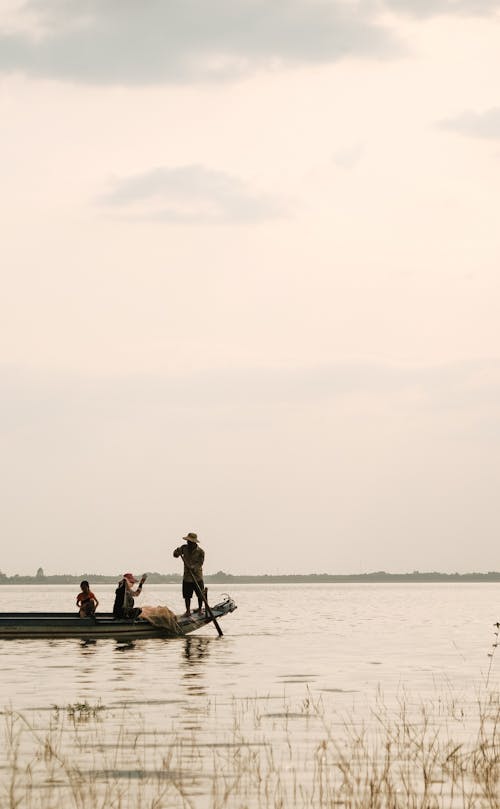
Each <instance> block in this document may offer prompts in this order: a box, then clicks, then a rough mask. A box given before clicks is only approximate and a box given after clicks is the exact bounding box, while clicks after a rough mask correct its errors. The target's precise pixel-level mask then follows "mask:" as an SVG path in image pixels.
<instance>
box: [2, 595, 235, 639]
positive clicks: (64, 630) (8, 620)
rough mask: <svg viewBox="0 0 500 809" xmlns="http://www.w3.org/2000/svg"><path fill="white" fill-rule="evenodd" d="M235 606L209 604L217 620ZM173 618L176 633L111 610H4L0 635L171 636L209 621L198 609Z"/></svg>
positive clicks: (182, 634) (227, 603) (48, 636)
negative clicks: (84, 613)
mask: <svg viewBox="0 0 500 809" xmlns="http://www.w3.org/2000/svg"><path fill="white" fill-rule="evenodd" d="M235 609H236V604H235V603H234V601H233V599H232V598H229V597H227V598H226V599H225V600H224V601H222V602H221V603H220V604H216V605H215V606H214V607H211V610H212V613H213V614H214V616H215V618H216V619H217V620H218V619H219V618H222V617H223V616H224V615H227V614H228V613H230V612H233V611H234V610H235ZM176 618H177V622H178V625H179V632H178V633H173V632H172V631H171V630H169V629H166V628H164V627H159V626H155V625H153V624H151V623H149V621H146V620H144V619H141V618H140V617H139V618H138V619H137V620H135V621H132V620H124V619H114V618H113V615H112V613H98V614H97V615H96V616H95V617H93V618H80V617H79V616H78V615H75V613H74V612H71V613H70V612H4V613H0V638H14V639H15V638H84V639H87V638H116V639H122V640H136V639H137V638H171V637H179V635H180V636H181V637H182V636H184V635H188V634H190V633H191V632H195V631H196V630H197V629H200V628H201V627H204V626H207V624H209V623H211V618H210V617H208V616H206V615H205V614H204V613H198V612H195V613H193V614H192V615H191V616H190V617H186V616H184V615H177V616H176Z"/></svg>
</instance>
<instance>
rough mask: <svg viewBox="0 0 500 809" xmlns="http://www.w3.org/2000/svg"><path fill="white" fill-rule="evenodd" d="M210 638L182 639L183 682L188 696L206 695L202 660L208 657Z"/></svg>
mask: <svg viewBox="0 0 500 809" xmlns="http://www.w3.org/2000/svg"><path fill="white" fill-rule="evenodd" d="M210 640H211V639H210V638H194V637H187V638H185V639H184V665H183V672H182V680H183V684H184V685H185V687H186V690H187V692H188V694H189V695H190V696H206V693H207V691H206V688H205V685H204V684H203V681H202V678H203V675H204V673H205V666H204V661H205V660H206V659H207V658H208V652H209V648H210Z"/></svg>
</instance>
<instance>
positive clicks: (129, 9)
mask: <svg viewBox="0 0 500 809" xmlns="http://www.w3.org/2000/svg"><path fill="white" fill-rule="evenodd" d="M371 6H372V4H371V3H369V4H367V5H366V6H365V7H364V8H363V6H362V4H359V3H354V4H352V3H346V2H343V1H342V0H337V1H336V2H335V0H334V1H332V2H327V0H273V2H269V1H268V0H211V2H207V0H182V2H178V3H174V2H166V0H148V2H142V3H141V2H137V0H28V2H26V3H25V4H24V6H23V12H24V14H25V15H26V19H29V20H33V19H35V20H36V24H34V25H33V28H32V35H31V36H30V35H28V34H27V33H26V31H25V30H20V29H21V25H18V30H12V27H11V29H10V30H9V32H8V33H7V32H4V34H3V35H2V36H0V70H1V71H22V72H24V73H28V74H31V75H35V76H43V77H53V78H58V79H63V80H72V81H77V82H86V83H118V84H150V83H160V82H182V81H211V80H227V79H233V78H235V77H239V76H244V75H246V74H249V73H251V72H252V71H254V70H256V69H259V68H262V67H266V68H268V67H272V66H274V65H280V64H293V63H298V64H303V63H321V62H332V61H335V60H338V59H341V58H342V57H346V56H354V57H375V58H385V57H386V56H387V55H388V54H389V55H390V54H393V53H395V52H397V51H398V45H397V43H396V40H395V39H394V37H393V36H392V34H391V33H390V32H389V31H388V30H386V29H384V28H383V27H382V26H381V25H379V24H377V22H376V21H375V19H374V18H373V16H372V11H371Z"/></svg>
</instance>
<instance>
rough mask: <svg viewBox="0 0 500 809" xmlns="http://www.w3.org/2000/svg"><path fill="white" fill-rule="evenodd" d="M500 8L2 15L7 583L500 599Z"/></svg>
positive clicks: (350, 6) (153, 0)
mask: <svg viewBox="0 0 500 809" xmlns="http://www.w3.org/2000/svg"><path fill="white" fill-rule="evenodd" d="M499 43H500V2H497V1H496V0H179V2H175V1H174V2H172V1H170V2H168V1H167V0H145V1H144V2H141V3H139V2H137V1H136V0H27V2H22V0H0V111H1V126H0V150H1V160H0V166H1V175H0V176H1V187H2V193H1V195H0V206H1V211H0V217H1V218H0V221H1V223H2V237H1V239H0V267H1V288H2V294H1V296H0V388H1V389H0V458H1V460H0V470H1V472H0V474H1V478H0V487H1V491H2V505H1V509H0V514H1V517H0V519H1V528H0V530H1V536H2V551H1V554H0V569H1V570H2V571H3V572H5V573H7V574H9V575H12V574H13V573H16V572H18V573H28V574H29V573H33V574H34V573H35V571H36V570H37V568H38V567H39V566H42V567H43V568H44V570H45V572H46V573H76V574H78V573H81V572H96V573H97V572H100V573H110V574H114V573H115V572H121V571H124V570H133V571H136V572H138V573H141V572H142V571H143V570H148V571H158V572H162V573H171V572H180V569H179V562H178V560H176V559H173V557H172V551H173V549H174V548H175V547H176V546H177V545H179V544H180V542H181V539H182V536H183V535H184V534H185V533H187V532H188V531H195V532H197V533H198V535H199V538H200V541H201V544H202V546H203V547H204V549H205V553H206V562H205V572H206V573H214V572H216V571H219V570H223V571H225V572H229V573H233V574H238V573H241V574H244V573H248V574H259V573H269V574H273V573H283V574H286V573H310V572H316V573H359V572H370V571H376V570H386V571H388V572H411V571H413V570H420V571H429V570H436V571H442V572H455V571H458V572H468V571H482V572H485V571H488V570H500V545H499V542H498V539H499V528H500V515H499V505H498V500H499V495H498V492H499V491H500V318H499V311H500V296H499V293H500V273H499V267H500V262H499V259H500V249H499V248H500V231H499V226H498V210H499V204H500V87H499V84H498V76H499V75H500V47H499Z"/></svg>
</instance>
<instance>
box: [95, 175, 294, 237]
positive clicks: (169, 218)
mask: <svg viewBox="0 0 500 809" xmlns="http://www.w3.org/2000/svg"><path fill="white" fill-rule="evenodd" d="M100 201H101V202H102V203H103V204H104V205H106V206H108V208H113V209H115V210H119V211H120V212H121V213H124V214H126V215H127V216H130V217H132V218H135V219H147V220H150V221H151V220H157V221H161V222H173V223H181V224H194V223H201V224H204V223H206V224H221V223H224V222H232V223H238V222H240V223H255V222H261V221H264V220H268V219H275V218H277V217H283V216H286V215H287V206H286V204H285V202H284V201H282V200H279V199H278V198H276V197H273V196H270V195H265V194H257V193H255V192H254V191H252V190H251V189H249V188H248V187H247V186H246V185H245V183H243V182H242V180H240V179H239V178H237V177H233V176H231V175H229V174H226V173H224V172H222V171H214V170H213V169H207V168H205V167H204V166H200V165H187V166H179V167H176V168H168V167H164V166H160V167H157V168H154V169H151V170H150V171H147V172H144V173H142V174H135V175H132V176H130V177H125V178H122V179H117V180H115V181H114V182H113V184H112V187H111V189H110V191H109V192H107V193H106V194H104V195H103V196H102V197H101V198H100Z"/></svg>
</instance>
